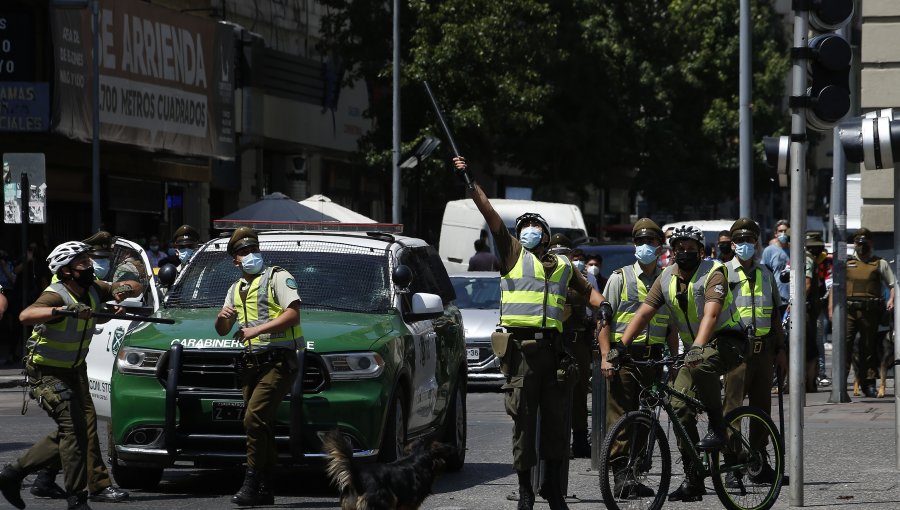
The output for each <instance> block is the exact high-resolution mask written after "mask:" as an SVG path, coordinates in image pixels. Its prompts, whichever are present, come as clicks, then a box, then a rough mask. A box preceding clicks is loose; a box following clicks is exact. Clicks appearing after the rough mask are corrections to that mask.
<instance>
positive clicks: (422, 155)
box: [400, 136, 441, 169]
mask: <svg viewBox="0 0 900 510" xmlns="http://www.w3.org/2000/svg"><path fill="white" fill-rule="evenodd" d="M439 145H441V141H440V139H438V138H435V137H433V136H426V137H425V139H424V140H422V143H420V144H419V146H418V147H416V150H414V151H413V153H412V154H410V155H409V157H408V158H406V161H404V162H403V163H400V168H404V169H407V168H415V167H417V166H418V165H419V163H421V162H422V161H423V160H425V159H427V158H428V156H431V153H432V152H434V150H435V149H437V148H438V146H439Z"/></svg>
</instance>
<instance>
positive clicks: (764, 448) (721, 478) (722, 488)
mask: <svg viewBox="0 0 900 510" xmlns="http://www.w3.org/2000/svg"><path fill="white" fill-rule="evenodd" d="M725 423H727V424H729V427H730V428H729V430H728V444H727V446H726V447H725V448H723V449H722V451H721V455H720V452H715V453H713V454H712V455H711V456H710V474H711V476H712V479H713V486H714V487H715V488H716V494H717V495H718V496H719V499H720V500H721V501H722V504H723V505H725V508H729V509H732V510H767V509H769V508H771V507H772V505H774V504H775V501H776V500H777V499H778V494H779V493H780V492H781V482H782V481H783V479H784V450H783V449H782V443H781V437H780V436H779V435H778V431H777V429H776V428H775V424H774V423H772V419H771V418H769V415H768V414H767V413H766V412H765V411H762V410H761V409H758V408H756V407H751V406H743V407H739V408H737V409H734V410H733V411H731V412H730V413H728V414H727V415H726V416H725Z"/></svg>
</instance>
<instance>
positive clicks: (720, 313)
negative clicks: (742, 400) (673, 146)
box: [606, 225, 747, 501]
mask: <svg viewBox="0 0 900 510" xmlns="http://www.w3.org/2000/svg"><path fill="white" fill-rule="evenodd" d="M670 243H671V245H672V250H673V253H674V255H675V265H673V266H669V267H667V268H666V269H665V270H663V272H662V274H661V275H660V276H659V278H657V279H656V281H655V282H654V283H653V287H651V288H650V291H649V292H648V293H647V298H646V299H645V300H644V304H642V305H641V307H640V308H639V309H638V311H637V312H636V313H635V315H634V318H633V319H632V320H631V322H630V323H629V324H628V327H626V328H625V333H624V334H623V335H622V341H621V342H618V343H616V344H613V347H615V348H612V349H610V351H609V353H608V354H607V355H606V359H607V361H610V362H614V361H615V360H616V359H618V357H619V356H625V355H627V352H628V349H629V347H630V346H631V343H632V342H633V341H634V339H635V338H637V337H638V336H639V335H640V334H641V333H642V332H643V331H644V330H645V329H646V327H647V325H648V324H649V323H650V320H651V319H652V318H653V316H654V315H655V314H656V312H657V310H659V309H660V308H662V307H665V309H666V310H665V312H664V313H666V314H667V315H668V316H669V317H670V319H669V320H670V322H671V323H672V324H673V325H675V326H676V327H677V328H678V333H679V335H680V336H681V340H682V341H683V342H684V345H685V349H686V352H685V355H684V367H682V368H681V370H679V371H678V376H677V377H676V379H675V383H674V384H675V388H676V389H677V390H679V391H681V392H684V393H687V394H688V395H692V396H696V398H697V399H698V400H700V401H701V402H702V403H703V405H704V407H705V408H706V412H707V416H708V417H709V433H708V434H707V435H706V437H704V438H703V439H702V440H699V434H698V432H697V416H696V412H695V411H694V410H693V409H691V408H690V406H688V405H687V404H686V403H684V402H682V401H681V400H679V399H673V402H672V405H673V407H674V408H675V411H676V413H677V414H678V419H679V421H680V422H681V424H682V425H683V426H684V427H685V429H686V430H687V432H688V435H689V436H690V440H691V441H692V442H694V443H696V444H697V447H698V448H700V449H720V448H721V447H722V445H724V443H725V423H724V419H723V415H722V398H721V386H720V384H719V377H720V376H723V375H725V374H727V373H728V372H730V371H731V370H732V369H734V368H735V367H737V366H738V365H739V364H740V363H741V362H742V361H743V360H744V354H745V353H746V350H747V339H746V336H744V333H743V332H742V331H741V329H740V321H739V317H738V314H737V310H736V308H735V306H734V300H733V298H732V295H731V292H729V290H728V275H727V270H726V268H725V266H724V265H723V264H722V263H721V262H719V261H717V260H702V261H701V254H702V253H703V245H704V243H703V232H702V231H701V230H700V229H698V228H696V227H694V226H691V225H683V226H681V227H679V228H676V229H675V231H674V232H673V233H672V237H671V239H670ZM679 448H681V450H682V458H685V459H687V458H688V456H687V455H685V454H684V453H683V452H684V450H685V448H687V445H683V444H679ZM684 472H685V478H684V482H683V483H682V484H681V486H680V487H679V488H678V489H676V490H675V491H674V492H672V493H671V494H669V501H699V500H701V499H702V497H703V494H706V488H705V487H704V486H703V480H702V479H701V478H700V477H699V476H698V475H697V473H696V472H695V470H694V466H692V465H690V463H689V462H688V461H685V465H684Z"/></svg>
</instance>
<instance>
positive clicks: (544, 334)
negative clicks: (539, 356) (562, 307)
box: [500, 326, 562, 349]
mask: <svg viewBox="0 0 900 510" xmlns="http://www.w3.org/2000/svg"><path fill="white" fill-rule="evenodd" d="M500 329H503V330H504V331H505V332H506V333H509V335H510V336H509V339H510V340H512V341H514V342H515V343H516V344H518V345H519V347H523V348H529V349H530V348H532V346H535V347H538V348H548V349H549V348H551V347H554V346H555V345H556V342H557V341H558V340H561V339H562V333H560V332H559V331H557V330H556V329H551V328H507V327H503V326H501V327H500Z"/></svg>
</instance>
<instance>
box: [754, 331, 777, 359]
mask: <svg viewBox="0 0 900 510" xmlns="http://www.w3.org/2000/svg"><path fill="white" fill-rule="evenodd" d="M776 339H777V337H776V336H775V334H774V333H771V332H770V333H767V334H766V335H764V336H750V337H748V340H749V345H748V346H747V347H748V348H749V350H750V355H751V356H753V355H754V354H760V353H763V352H775V341H776Z"/></svg>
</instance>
